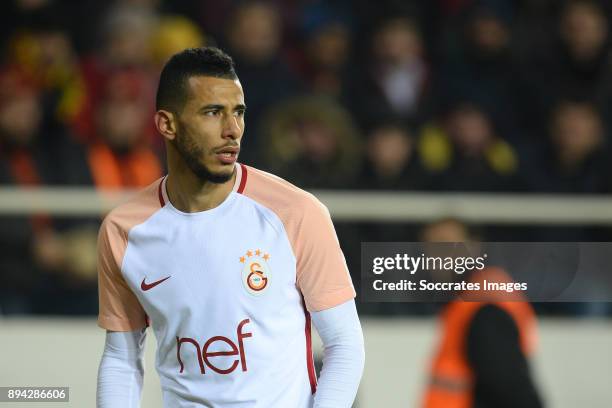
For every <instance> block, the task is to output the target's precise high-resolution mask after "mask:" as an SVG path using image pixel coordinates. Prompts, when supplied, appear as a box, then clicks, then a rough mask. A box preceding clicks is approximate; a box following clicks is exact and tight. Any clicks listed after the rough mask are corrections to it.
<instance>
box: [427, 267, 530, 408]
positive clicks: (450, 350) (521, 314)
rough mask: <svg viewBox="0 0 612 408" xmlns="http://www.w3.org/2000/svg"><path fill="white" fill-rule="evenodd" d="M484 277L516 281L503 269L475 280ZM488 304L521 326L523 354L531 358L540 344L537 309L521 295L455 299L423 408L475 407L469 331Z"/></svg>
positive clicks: (444, 321)
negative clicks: (538, 341) (468, 352)
mask: <svg viewBox="0 0 612 408" xmlns="http://www.w3.org/2000/svg"><path fill="white" fill-rule="evenodd" d="M484 278H486V279H487V280H488V281H495V282H499V283H501V282H512V280H511V279H510V277H509V276H508V275H507V274H506V273H505V272H504V271H503V270H502V269H501V268H493V267H490V268H487V269H486V270H485V271H483V272H482V273H480V274H479V273H478V272H475V274H474V276H473V277H472V279H471V281H472V282H478V281H482V279H484ZM487 296H488V295H487ZM517 296H518V297H517ZM508 299H512V300H513V301H508ZM488 304H491V305H495V306H497V307H499V308H501V309H502V310H504V311H505V312H506V313H508V314H509V315H510V316H511V317H512V319H513V320H514V322H515V324H516V326H517V327H518V331H519V339H520V344H521V349H522V351H523V353H524V354H525V355H526V356H529V355H530V354H531V353H532V352H533V351H534V349H535V345H536V342H537V341H536V340H537V334H536V317H535V313H534V311H533V308H532V307H531V305H530V304H529V302H528V301H527V299H526V298H525V297H524V296H522V295H521V294H517V292H514V293H513V294H512V295H509V296H504V294H500V295H499V299H498V300H496V299H494V298H493V299H488V301H474V302H472V301H464V300H455V301H453V302H451V303H449V304H448V305H447V307H446V309H445V310H444V312H443V314H442V316H441V323H442V342H441V343H440V345H439V348H438V351H437V353H436V355H435V356H434V359H433V364H432V366H431V371H430V382H429V385H428V388H427V390H426V393H425V399H424V403H423V408H472V406H473V403H474V401H473V400H474V395H473V391H474V385H475V378H474V373H473V372H472V368H471V367H470V365H469V362H468V358H467V345H466V340H467V332H468V329H469V327H470V323H471V321H472V319H473V317H474V315H475V314H476V312H478V311H479V310H480V308H482V307H483V306H486V305H488Z"/></svg>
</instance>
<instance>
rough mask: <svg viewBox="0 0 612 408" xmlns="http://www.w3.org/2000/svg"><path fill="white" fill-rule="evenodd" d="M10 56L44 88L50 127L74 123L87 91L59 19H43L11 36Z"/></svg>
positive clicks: (22, 73)
mask: <svg viewBox="0 0 612 408" xmlns="http://www.w3.org/2000/svg"><path fill="white" fill-rule="evenodd" d="M7 59H8V60H9V61H11V66H12V69H14V70H17V71H19V72H20V73H21V75H23V76H24V77H27V78H28V79H29V80H30V81H31V82H32V83H33V84H34V85H35V86H36V87H37V88H38V89H39V90H40V92H41V95H40V96H41V102H42V104H43V116H44V117H45V118H44V119H45V122H46V124H47V126H58V127H62V126H67V125H72V124H73V121H74V120H75V118H76V117H77V116H78V114H79V113H80V112H81V109H82V106H83V103H84V102H85V99H86V93H85V84H84V80H83V77H82V75H81V71H80V67H79V60H78V56H77V55H76V53H75V51H74V49H73V47H72V43H71V40H70V38H69V37H68V34H67V33H66V32H65V31H64V30H63V29H62V28H61V27H59V26H57V25H56V23H55V22H52V21H40V22H39V23H38V24H37V25H33V26H31V27H27V28H24V29H23V30H19V31H18V32H17V33H16V34H15V35H13V36H12V37H11V38H10V40H9V42H8V49H7Z"/></svg>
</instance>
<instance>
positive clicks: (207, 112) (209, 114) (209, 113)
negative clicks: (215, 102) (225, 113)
mask: <svg viewBox="0 0 612 408" xmlns="http://www.w3.org/2000/svg"><path fill="white" fill-rule="evenodd" d="M218 114H219V111H218V110H214V111H206V112H204V115H206V116H217V115H218Z"/></svg>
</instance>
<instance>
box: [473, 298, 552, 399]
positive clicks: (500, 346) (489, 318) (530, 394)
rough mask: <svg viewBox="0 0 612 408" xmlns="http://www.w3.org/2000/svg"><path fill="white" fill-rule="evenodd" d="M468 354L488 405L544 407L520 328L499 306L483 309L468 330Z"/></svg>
mask: <svg viewBox="0 0 612 408" xmlns="http://www.w3.org/2000/svg"><path fill="white" fill-rule="evenodd" d="M467 353H468V359H469V362H470V365H471V367H472V368H473V370H474V373H475V376H476V389H475V393H476V399H477V400H478V402H481V403H483V404H484V405H485V406H492V407H499V408H505V407H508V408H510V407H521V408H541V407H542V402H541V401H540V398H539V396H538V392H537V390H536V388H535V384H534V383H533V381H532V378H531V374H530V372H529V365H528V362H527V358H526V357H525V355H524V354H523V352H522V351H521V347H520V341H519V331H518V328H517V326H516V324H515V323H514V320H512V317H510V315H508V314H507V313H506V312H504V311H503V310H502V309H500V308H499V307H497V306H493V305H487V306H484V307H483V308H482V309H480V310H479V311H478V312H477V313H476V315H475V317H474V320H473V321H472V324H471V325H470V328H469V331H468V338H467Z"/></svg>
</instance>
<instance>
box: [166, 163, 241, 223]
mask: <svg viewBox="0 0 612 408" xmlns="http://www.w3.org/2000/svg"><path fill="white" fill-rule="evenodd" d="M235 179H236V171H234V174H233V175H232V177H231V178H230V179H229V180H228V181H226V182H225V183H222V184H218V183H212V182H210V181H202V180H200V179H199V178H198V177H197V176H196V175H195V174H193V172H192V171H191V170H189V169H187V168H182V169H170V171H169V172H168V178H167V180H166V192H167V194H168V199H169V200H170V202H171V203H172V205H173V206H174V207H175V208H176V209H178V210H179V211H183V212H186V213H193V212H200V211H206V210H210V209H212V208H215V207H217V206H218V205H220V204H221V203H222V202H223V201H225V199H226V198H227V196H228V195H229V194H230V193H231V191H232V189H233V187H234V182H235Z"/></svg>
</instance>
